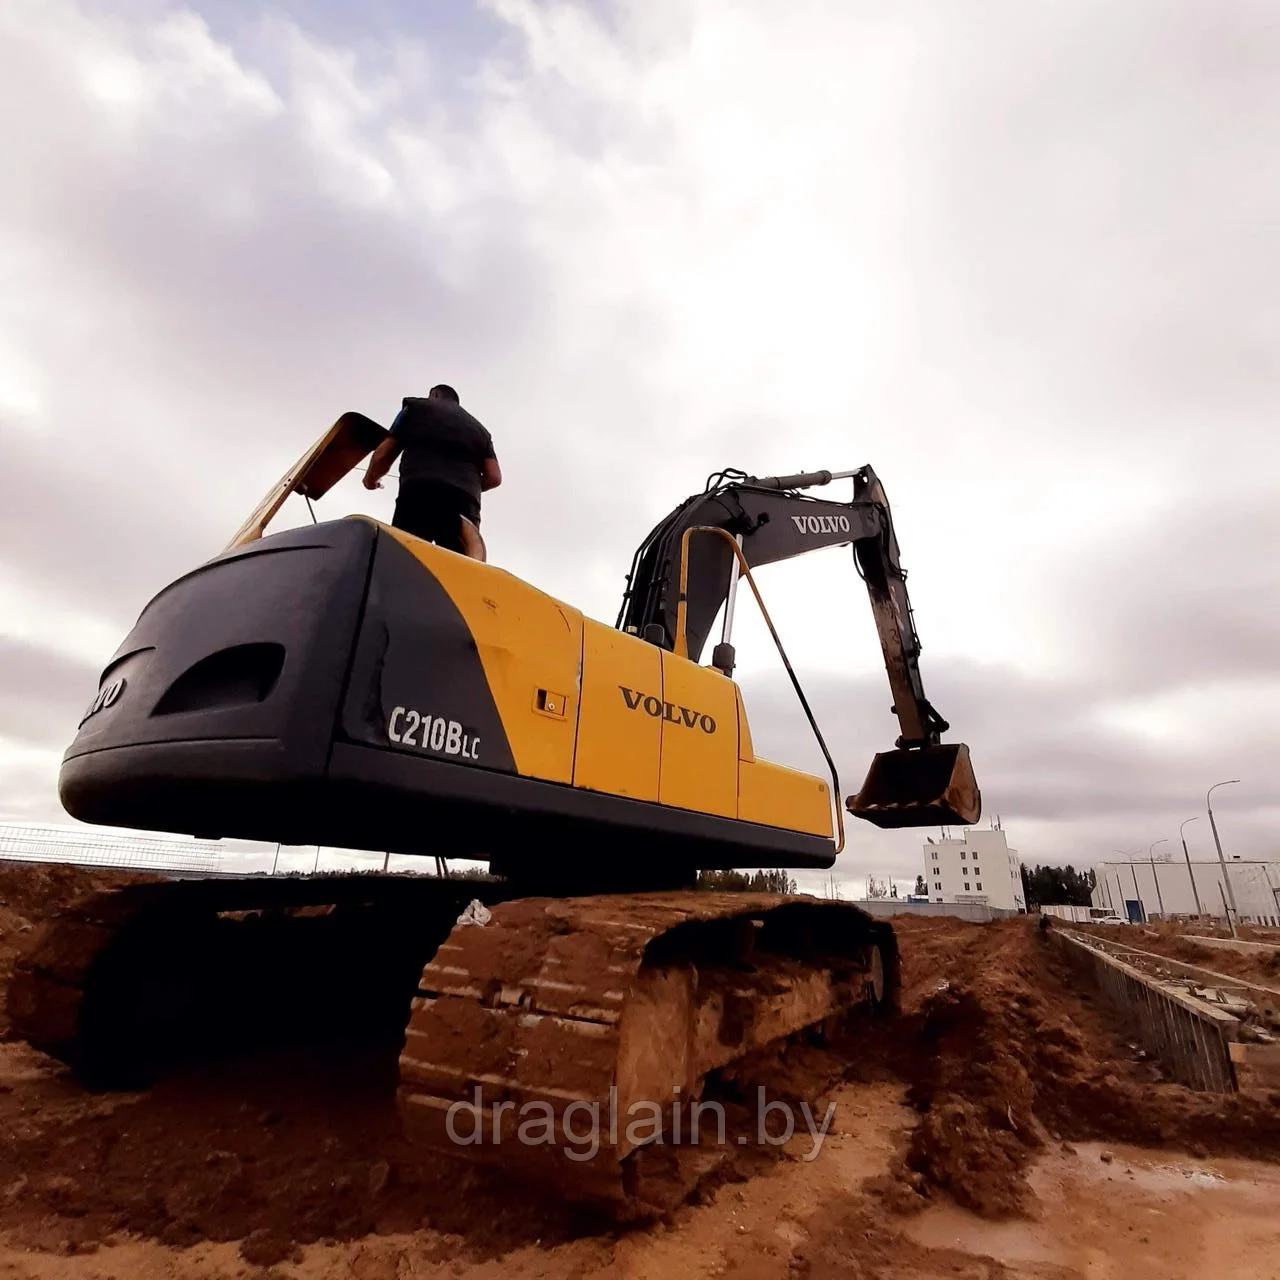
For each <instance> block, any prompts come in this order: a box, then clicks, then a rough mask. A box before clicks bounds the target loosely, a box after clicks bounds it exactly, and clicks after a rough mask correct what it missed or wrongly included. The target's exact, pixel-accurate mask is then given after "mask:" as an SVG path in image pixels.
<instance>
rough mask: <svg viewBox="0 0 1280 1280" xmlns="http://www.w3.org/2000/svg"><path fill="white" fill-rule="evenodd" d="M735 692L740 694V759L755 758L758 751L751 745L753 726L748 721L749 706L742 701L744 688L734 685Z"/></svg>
mask: <svg viewBox="0 0 1280 1280" xmlns="http://www.w3.org/2000/svg"><path fill="white" fill-rule="evenodd" d="M734 692H735V693H736V694H737V695H738V759H739V760H754V759H755V758H756V753H755V750H754V749H753V748H752V746H751V726H750V725H749V724H748V723H747V708H746V705H745V704H744V703H743V701H742V690H741V689H739V688H738V686H737V685H734Z"/></svg>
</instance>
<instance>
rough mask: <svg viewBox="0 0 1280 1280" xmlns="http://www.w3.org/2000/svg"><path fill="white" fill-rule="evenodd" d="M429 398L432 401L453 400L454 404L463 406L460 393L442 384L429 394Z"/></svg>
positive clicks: (432, 389) (433, 388)
mask: <svg viewBox="0 0 1280 1280" xmlns="http://www.w3.org/2000/svg"><path fill="white" fill-rule="evenodd" d="M427 395H428V397H430V399H432V400H452V401H453V403H454V404H461V403H462V402H461V401H460V400H459V399H458V393H457V392H456V391H455V390H454V389H453V388H452V387H451V386H449V385H448V384H446V383H444V382H442V383H440V384H439V385H438V386H434V387H432V388H431V390H430V391H428V392H427Z"/></svg>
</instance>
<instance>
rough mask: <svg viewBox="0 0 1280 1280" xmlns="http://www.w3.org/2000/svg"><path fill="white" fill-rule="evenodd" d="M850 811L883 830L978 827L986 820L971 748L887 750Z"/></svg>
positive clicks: (852, 798) (874, 763)
mask: <svg viewBox="0 0 1280 1280" xmlns="http://www.w3.org/2000/svg"><path fill="white" fill-rule="evenodd" d="M846 808H848V810H849V812H850V813H852V814H854V815H855V816H856V817H859V818H865V819H866V820H867V821H868V822H870V823H873V824H874V825H875V826H877V827H938V826H952V825H954V826H966V825H972V824H973V823H975V822H977V821H978V819H979V818H980V817H981V816H982V793H981V792H980V791H979V790H978V783H977V779H976V778H974V776H973V765H972V763H971V762H970V760H969V748H968V747H967V746H965V745H964V743H963V742H958V743H949V744H947V745H945V746H942V745H939V746H932V747H913V748H908V749H899V750H896V751H881V752H879V753H878V754H877V755H876V758H875V759H874V760H872V762H871V768H870V769H868V770H867V777H866V781H865V782H863V784H862V790H861V791H859V792H858V794H857V795H856V796H850V797H849V799H848V800H847V801H846Z"/></svg>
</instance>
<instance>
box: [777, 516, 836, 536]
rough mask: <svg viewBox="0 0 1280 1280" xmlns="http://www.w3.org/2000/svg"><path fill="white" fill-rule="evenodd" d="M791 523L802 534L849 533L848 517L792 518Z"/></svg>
mask: <svg viewBox="0 0 1280 1280" xmlns="http://www.w3.org/2000/svg"><path fill="white" fill-rule="evenodd" d="M791 523H792V524H793V525H795V527H796V529H797V530H798V531H799V532H800V533H848V532H849V517H848V516H792V517H791Z"/></svg>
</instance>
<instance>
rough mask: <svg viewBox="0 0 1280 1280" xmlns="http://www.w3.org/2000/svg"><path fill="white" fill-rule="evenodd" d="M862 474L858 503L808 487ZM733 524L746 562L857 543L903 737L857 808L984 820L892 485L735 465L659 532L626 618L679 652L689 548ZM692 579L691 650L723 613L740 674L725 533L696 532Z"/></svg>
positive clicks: (874, 813) (629, 593) (725, 659)
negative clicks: (931, 673)
mask: <svg viewBox="0 0 1280 1280" xmlns="http://www.w3.org/2000/svg"><path fill="white" fill-rule="evenodd" d="M838 479H852V481H853V498H852V500H851V501H849V502H837V501H831V500H826V499H821V498H814V497H811V496H809V495H808V494H805V493H802V492H800V491H801V490H803V489H808V488H815V487H818V486H822V485H827V484H830V483H831V482H832V481H833V480H838ZM699 527H711V528H718V529H723V530H725V531H726V532H727V533H729V534H730V535H731V536H732V537H733V538H734V539H735V540H736V541H737V543H738V546H739V547H740V549H741V551H742V555H743V559H744V560H745V561H746V563H747V565H748V566H749V567H750V568H752V569H754V568H756V567H758V566H759V565H763V564H773V563H776V562H778V561H781V560H789V559H792V558H793V557H795V556H799V555H804V554H805V553H806V552H809V551H819V550H822V549H824V548H826V547H835V546H849V545H851V546H852V548H853V556H854V561H855V564H856V566H857V569H858V572H859V575H860V576H861V578H862V580H863V582H864V584H865V585H866V588H867V594H868V597H869V599H870V601H871V610H872V614H873V616H874V618H875V624H876V631H877V633H878V635H879V638H880V648H881V652H882V654H883V656H884V664H885V671H886V673H887V675H888V678H889V687H890V691H891V692H892V695H893V713H894V714H895V715H896V716H897V719H898V725H899V729H900V734H899V737H898V739H897V742H896V743H895V750H893V751H891V752H881V753H880V754H879V755H877V756H876V758H875V761H874V762H873V764H872V767H871V770H870V772H869V773H868V775H867V781H866V782H865V783H864V785H863V788H862V790H861V791H860V792H859V793H858V795H857V796H854V797H851V798H850V799H849V802H848V807H849V809H850V811H851V812H853V813H855V814H857V815H858V816H859V817H863V818H865V819H867V820H868V821H871V822H874V823H876V825H878V826H925V825H937V824H939V823H950V822H954V823H971V822H976V821H977V820H978V817H979V816H980V813H981V798H980V795H979V792H978V788H977V784H976V782H975V781H974V778H973V771H972V767H971V765H970V763H969V753H968V748H967V747H965V746H964V745H963V744H952V745H947V746H944V745H942V742H941V737H942V734H944V733H945V732H946V731H947V729H948V728H949V727H950V726H949V725H948V724H947V722H946V720H944V719H943V718H942V717H941V716H940V715H939V714H938V712H937V711H936V710H935V709H934V708H933V706H932V704H931V703H930V702H929V700H928V698H927V697H926V696H925V692H924V683H923V680H922V679H921V675H920V664H919V657H920V648H921V646H920V638H919V636H918V634H917V633H916V629H915V621H914V618H913V616H912V611H911V601H910V599H909V597H908V595H907V585H906V573H905V571H904V570H903V568H902V565H901V560H900V556H899V550H898V541H897V537H896V535H895V533H894V528H893V517H892V515H891V514H890V510H889V501H888V498H887V496H886V495H885V491H884V486H883V485H882V484H881V483H880V480H879V478H878V477H877V476H876V474H875V472H874V471H873V470H872V469H871V468H870V467H862V468H859V469H858V470H856V471H846V472H830V471H813V472H803V473H799V474H796V475H788V476H768V477H763V478H757V477H752V476H747V475H744V474H743V473H741V472H732V471H725V472H721V473H719V474H718V475H716V476H713V477H711V479H710V480H709V481H708V483H707V487H706V489H705V490H704V491H703V492H702V493H700V494H696V495H695V496H693V497H691V498H689V499H687V500H686V501H685V502H683V503H681V505H680V506H679V507H677V508H676V509H675V510H674V511H672V512H671V514H670V515H668V516H667V517H666V518H665V519H664V520H662V521H661V522H660V523H659V524H658V525H657V526H655V528H654V529H653V530H652V531H651V532H650V534H649V536H648V537H647V538H646V539H645V540H644V542H643V543H641V545H640V547H639V549H638V550H637V551H636V554H635V557H634V559H633V561H632V567H631V572H630V574H629V575H628V578H627V589H626V593H625V595H624V597H623V602H622V608H621V610H620V612H619V615H618V620H617V625H618V626H619V627H620V628H622V629H623V630H625V631H628V632H630V633H632V634H636V635H640V636H643V637H644V638H645V639H647V640H649V641H651V642H652V643H655V644H658V645H661V646H662V647H664V648H673V647H674V645H675V639H676V633H677V616H678V612H679V605H680V603H681V601H680V577H681V573H680V570H681V564H680V557H681V548H682V543H683V541H684V535H685V533H686V531H688V530H689V529H691V528H699ZM687 555H688V565H687V567H686V573H685V579H686V586H685V600H684V605H685V619H684V636H683V638H684V646H685V649H686V651H687V653H688V656H689V657H690V658H691V659H692V660H693V661H695V662H696V661H698V659H699V657H700V656H701V654H702V652H703V649H704V647H705V645H706V641H707V638H708V635H709V632H710V630H711V626H712V624H713V623H714V621H715V618H716V615H717V614H718V613H719V612H720V610H721V608H722V607H723V608H724V609H725V619H726V625H725V631H724V633H723V635H724V638H723V640H722V641H721V643H720V644H718V645H716V647H715V649H714V651H713V657H712V663H713V665H714V666H716V667H718V668H719V669H720V670H722V671H724V673H725V674H726V675H730V674H732V670H733V664H734V653H733V649H732V647H731V645H730V644H729V643H728V635H729V627H730V626H731V624H732V612H733V607H734V600H735V596H736V588H737V576H738V572H739V565H738V559H737V557H736V556H735V555H734V554H733V549H732V548H731V547H730V546H728V545H727V544H726V543H725V541H724V539H722V538H717V537H702V538H697V537H695V538H692V539H690V541H689V543H688V550H687Z"/></svg>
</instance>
